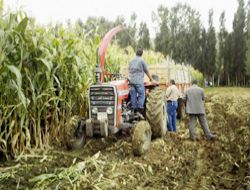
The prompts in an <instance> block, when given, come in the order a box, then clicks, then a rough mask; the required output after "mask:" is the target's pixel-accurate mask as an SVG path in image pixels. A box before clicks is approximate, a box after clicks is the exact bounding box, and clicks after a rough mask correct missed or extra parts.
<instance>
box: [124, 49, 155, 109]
mask: <svg viewBox="0 0 250 190" xmlns="http://www.w3.org/2000/svg"><path fill="white" fill-rule="evenodd" d="M142 54H143V50H142V49H138V50H137V52H136V57H135V58H134V59H133V60H132V61H131V62H130V63H129V68H128V70H129V81H130V84H131V89H130V97H131V108H132V109H133V110H134V111H138V112H139V113H141V114H142V113H143V110H144V101H145V87H144V73H146V75H147V76H148V78H149V79H150V81H152V82H155V81H154V80H153V78H152V76H151V75H150V73H149V71H148V68H147V65H146V63H145V61H144V60H143V59H142V57H141V56H142ZM137 94H138V99H137Z"/></svg>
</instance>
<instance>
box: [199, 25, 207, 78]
mask: <svg viewBox="0 0 250 190" xmlns="http://www.w3.org/2000/svg"><path fill="white" fill-rule="evenodd" d="M200 47H201V58H200V60H201V61H200V64H199V66H198V68H197V69H199V70H200V71H201V72H202V73H205V69H206V65H207V60H208V59H207V32H206V29H205V28H203V29H202V32H201V41H200Z"/></svg>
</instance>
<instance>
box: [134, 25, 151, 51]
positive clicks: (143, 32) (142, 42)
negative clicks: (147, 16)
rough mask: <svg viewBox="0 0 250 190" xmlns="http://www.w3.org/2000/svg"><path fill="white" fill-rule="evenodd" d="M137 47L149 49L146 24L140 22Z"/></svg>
mask: <svg viewBox="0 0 250 190" xmlns="http://www.w3.org/2000/svg"><path fill="white" fill-rule="evenodd" d="M138 37H139V40H138V45H137V46H138V47H142V48H144V49H150V36H149V30H148V27H147V24H146V23H145V22H141V24H140V28H139V33H138Z"/></svg>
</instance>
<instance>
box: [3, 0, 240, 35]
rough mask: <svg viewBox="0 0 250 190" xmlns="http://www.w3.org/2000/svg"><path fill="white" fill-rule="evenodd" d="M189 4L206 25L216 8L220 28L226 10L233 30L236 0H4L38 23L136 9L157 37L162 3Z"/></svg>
mask: <svg viewBox="0 0 250 190" xmlns="http://www.w3.org/2000/svg"><path fill="white" fill-rule="evenodd" d="M178 2H181V3H187V4H189V5H190V6H191V7H192V8H194V9H196V10H197V11H199V12H200V14H201V21H202V23H203V25H204V26H205V27H207V25H208V24H207V23H208V11H209V9H213V10H214V26H215V27H216V29H217V30H218V28H219V17H220V14H221V13H222V11H225V12H226V27H227V29H228V30H229V31H231V30H232V21H233V17H234V13H235V12H236V10H237V7H238V2H237V0H4V7H5V10H6V9H7V7H8V8H10V9H11V10H15V9H17V8H19V7H21V8H22V9H23V10H25V11H26V12H27V13H28V15H29V16H33V17H35V18H36V20H37V22H38V23H42V24H46V23H49V22H57V21H60V22H65V21H66V20H67V19H70V20H72V21H75V20H77V19H78V18H80V19H82V20H83V21H86V19H87V17H88V16H104V17H106V18H108V19H110V20H115V18H116V17H117V16H120V15H122V16H124V17H125V19H126V21H128V20H129V18H130V15H131V14H132V13H133V12H135V13H136V14H137V21H138V22H140V21H145V22H146V23H147V25H148V27H149V29H150V33H151V36H154V33H155V28H154V25H153V24H152V11H156V10H157V7H159V5H161V4H162V5H164V6H168V7H172V6H174V5H176V3H178Z"/></svg>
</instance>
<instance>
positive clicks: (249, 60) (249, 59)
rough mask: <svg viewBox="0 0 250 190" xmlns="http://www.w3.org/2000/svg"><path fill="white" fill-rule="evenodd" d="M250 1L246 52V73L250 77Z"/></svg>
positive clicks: (249, 4)
mask: <svg viewBox="0 0 250 190" xmlns="http://www.w3.org/2000/svg"><path fill="white" fill-rule="evenodd" d="M249 6H250V1H249V2H248V7H247V9H248V10H247V11H248V12H247V36H246V40H247V42H246V46H247V52H246V66H245V69H246V75H247V76H248V77H249V78H250V9H249V8H250V7H249Z"/></svg>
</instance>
